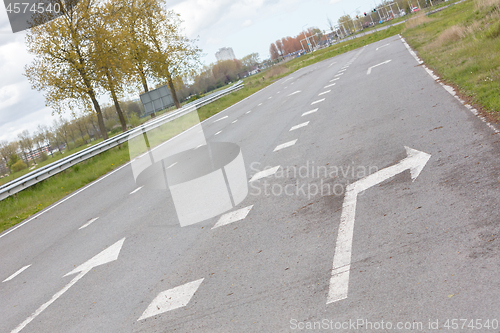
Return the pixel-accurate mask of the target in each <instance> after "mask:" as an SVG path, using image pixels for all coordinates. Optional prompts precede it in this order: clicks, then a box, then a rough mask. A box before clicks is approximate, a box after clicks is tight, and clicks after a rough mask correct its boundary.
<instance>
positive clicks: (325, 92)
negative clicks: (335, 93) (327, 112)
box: [318, 90, 331, 96]
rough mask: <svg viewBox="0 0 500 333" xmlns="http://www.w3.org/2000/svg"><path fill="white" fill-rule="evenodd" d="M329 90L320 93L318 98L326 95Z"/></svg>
mask: <svg viewBox="0 0 500 333" xmlns="http://www.w3.org/2000/svg"><path fill="white" fill-rule="evenodd" d="M330 91H331V90H327V91H323V92H322V93H319V94H318V96H321V95H324V94H328V93H329V92H330Z"/></svg>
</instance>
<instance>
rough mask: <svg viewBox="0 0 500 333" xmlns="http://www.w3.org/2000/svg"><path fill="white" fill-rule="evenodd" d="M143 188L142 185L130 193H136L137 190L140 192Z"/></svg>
mask: <svg viewBox="0 0 500 333" xmlns="http://www.w3.org/2000/svg"><path fill="white" fill-rule="evenodd" d="M141 188H142V186H141V187H138V188H136V189H135V190H133V191H132V192H130V194H134V193H136V192H139V191H140V189H141Z"/></svg>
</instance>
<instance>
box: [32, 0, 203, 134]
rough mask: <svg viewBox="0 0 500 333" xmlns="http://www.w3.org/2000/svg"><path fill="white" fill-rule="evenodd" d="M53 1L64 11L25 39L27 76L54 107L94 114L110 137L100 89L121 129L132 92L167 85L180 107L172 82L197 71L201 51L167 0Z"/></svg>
mask: <svg viewBox="0 0 500 333" xmlns="http://www.w3.org/2000/svg"><path fill="white" fill-rule="evenodd" d="M53 1H54V2H56V3H59V4H60V7H61V12H62V15H61V16H60V17H59V18H57V19H54V20H52V21H50V22H49V23H46V24H43V25H39V26H35V27H32V28H31V29H30V30H29V32H28V34H27V37H26V43H27V46H28V50H29V52H30V53H32V54H33V55H34V56H35V60H34V61H33V63H32V64H30V65H29V66H26V68H25V75H26V76H27V78H28V80H29V81H30V82H31V84H32V86H33V88H34V89H37V90H39V91H43V92H44V94H45V98H46V105H47V106H49V107H51V108H52V109H53V110H54V112H55V113H58V114H62V113H63V112H64V111H67V110H70V111H71V112H78V111H77V110H84V111H86V112H89V113H94V114H95V115H96V117H97V124H98V128H99V132H100V133H101V135H102V136H103V138H104V139H106V138H107V137H108V134H107V131H106V128H105V123H104V118H103V111H102V108H101V105H100V103H99V101H98V99H99V96H100V95H103V94H108V95H109V96H110V97H111V99H112V100H113V103H114V108H115V111H116V113H117V116H118V119H119V122H120V124H121V127H122V130H123V131H125V130H126V128H127V124H126V119H125V116H124V114H123V110H122V109H121V107H120V103H119V99H120V98H123V96H125V95H126V94H127V93H129V94H130V93H134V92H135V94H136V93H137V91H141V90H142V91H144V92H146V91H149V87H150V85H151V83H153V84H156V85H163V84H168V86H169V88H170V91H171V93H172V97H173V99H174V102H175V105H176V107H180V103H179V100H178V99H177V96H176V91H175V84H174V82H176V81H178V80H179V79H181V78H182V77H183V76H186V75H189V74H192V73H194V71H195V70H196V68H197V66H198V64H199V56H200V52H201V50H200V49H199V48H198V47H196V46H195V45H194V43H193V41H191V40H189V39H187V38H186V37H185V36H184V35H183V34H182V30H181V20H180V18H179V16H178V14H176V13H174V12H172V11H170V10H167V9H166V8H165V7H166V5H165V3H164V2H163V0H104V1H101V0H79V1H78V2H76V1H62V0H53Z"/></svg>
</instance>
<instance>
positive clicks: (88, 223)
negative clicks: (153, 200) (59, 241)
mask: <svg viewBox="0 0 500 333" xmlns="http://www.w3.org/2000/svg"><path fill="white" fill-rule="evenodd" d="M141 188H142V186H141V187H139V188H138V189H136V190H135V191H134V192H136V191H138V190H140V189H141ZM134 192H132V193H134ZM132 193H130V194H132ZM98 218H99V217H94V218H93V219H90V221H88V222H87V223H85V224H84V225H82V226H81V227H80V228H78V230H81V229H83V228H86V227H88V226H89V225H91V224H92V223H94V222H95V221H97V219H98Z"/></svg>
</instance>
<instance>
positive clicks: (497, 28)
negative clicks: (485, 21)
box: [486, 21, 500, 38]
mask: <svg viewBox="0 0 500 333" xmlns="http://www.w3.org/2000/svg"><path fill="white" fill-rule="evenodd" d="M498 36H500V21H498V22H496V23H494V24H492V25H491V27H490V28H489V29H488V31H486V37H488V38H497V37H498Z"/></svg>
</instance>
